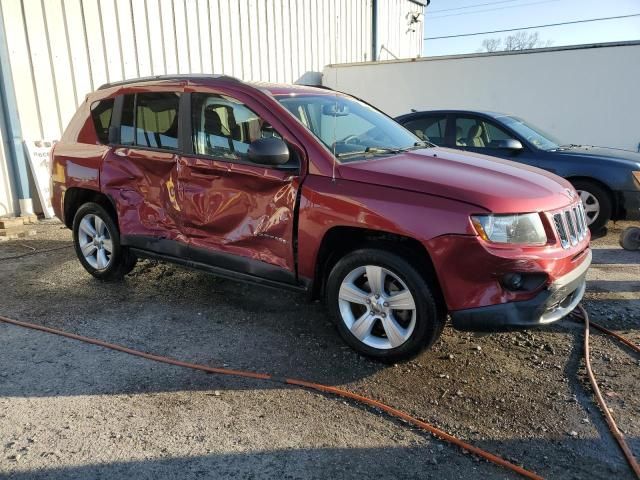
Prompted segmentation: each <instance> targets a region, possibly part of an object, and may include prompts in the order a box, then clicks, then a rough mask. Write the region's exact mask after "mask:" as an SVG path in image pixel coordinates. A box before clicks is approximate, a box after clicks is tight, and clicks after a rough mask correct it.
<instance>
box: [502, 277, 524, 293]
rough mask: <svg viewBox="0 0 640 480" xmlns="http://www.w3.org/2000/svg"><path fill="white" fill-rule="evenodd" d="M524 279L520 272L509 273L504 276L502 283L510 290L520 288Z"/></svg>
mask: <svg viewBox="0 0 640 480" xmlns="http://www.w3.org/2000/svg"><path fill="white" fill-rule="evenodd" d="M523 283H524V280H523V278H522V275H521V274H519V273H507V274H506V275H505V276H504V277H502V284H503V285H504V286H505V287H506V288H508V289H509V290H520V289H521V288H522V285H523Z"/></svg>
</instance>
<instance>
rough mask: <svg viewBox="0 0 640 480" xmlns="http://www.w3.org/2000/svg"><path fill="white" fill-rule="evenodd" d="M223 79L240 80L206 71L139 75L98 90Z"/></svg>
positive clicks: (100, 87) (107, 84)
mask: <svg viewBox="0 0 640 480" xmlns="http://www.w3.org/2000/svg"><path fill="white" fill-rule="evenodd" d="M211 78H215V79H224V80H234V81H236V82H240V80H238V79H237V78H236V77H231V76H229V75H220V74H207V73H184V74H174V75H153V76H149V77H140V78H129V79H126V80H119V81H117V82H111V83H105V84H103V85H100V86H99V87H98V90H104V89H106V88H111V87H118V86H122V85H131V84H133V83H143V82H153V81H157V80H198V79H211Z"/></svg>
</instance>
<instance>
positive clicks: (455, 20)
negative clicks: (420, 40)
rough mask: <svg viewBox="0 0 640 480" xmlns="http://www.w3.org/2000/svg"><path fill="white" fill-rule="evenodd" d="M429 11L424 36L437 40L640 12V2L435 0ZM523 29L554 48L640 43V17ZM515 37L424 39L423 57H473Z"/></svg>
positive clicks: (612, 0)
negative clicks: (494, 41) (492, 42)
mask: <svg viewBox="0 0 640 480" xmlns="http://www.w3.org/2000/svg"><path fill="white" fill-rule="evenodd" d="M467 7H470V8H467ZM425 12H426V14H425V20H424V33H425V35H424V36H425V37H438V36H443V35H458V34H461V33H474V32H483V31H489V30H503V29H510V28H517V27H527V26H532V25H544V24H549V23H560V22H569V21H574V20H583V19H591V18H600V17H613V16H618V15H629V14H633V13H640V0H431V4H430V5H429V6H428V7H427V8H426V10H425ZM525 31H527V32H536V31H537V32H538V34H539V37H540V39H541V40H542V41H543V42H546V41H551V46H563V45H579V44H584V43H600V42H615V41H627V40H640V16H637V17H632V18H626V19H617V20H607V21H599V22H589V23H583V24H575V25H563V26H557V27H549V28H539V29H535V30H534V29H532V30H525ZM513 33H516V32H506V33H495V34H490V35H477V36H469V37H460V38H447V39H441V40H425V41H424V48H423V52H422V56H424V57H430V56H437V55H455V54H461V53H474V52H477V51H479V50H480V49H481V48H482V40H483V39H485V38H504V37H506V36H507V35H511V34H513ZM638 61H640V59H638Z"/></svg>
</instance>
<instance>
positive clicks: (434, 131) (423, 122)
mask: <svg viewBox="0 0 640 480" xmlns="http://www.w3.org/2000/svg"><path fill="white" fill-rule="evenodd" d="M403 125H404V127H405V128H406V129H407V130H410V131H411V133H413V134H415V135H416V136H417V137H418V138H419V139H420V140H426V141H428V142H431V143H435V144H436V145H444V143H445V130H446V128H447V117H446V115H444V114H443V115H437V116H433V117H421V118H416V119H412V120H409V121H407V122H404V123H403Z"/></svg>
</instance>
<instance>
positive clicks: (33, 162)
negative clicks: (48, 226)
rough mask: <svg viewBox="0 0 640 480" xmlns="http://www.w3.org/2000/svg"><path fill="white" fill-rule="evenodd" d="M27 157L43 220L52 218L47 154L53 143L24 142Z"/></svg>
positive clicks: (41, 141) (39, 141)
mask: <svg viewBox="0 0 640 480" xmlns="http://www.w3.org/2000/svg"><path fill="white" fill-rule="evenodd" d="M24 144H25V146H26V148H27V153H28V155H29V165H30V166H31V173H32V174H33V180H34V182H35V184H36V190H37V191H38V197H39V198H40V205H42V210H43V213H44V216H45V218H53V217H54V215H55V214H54V213H53V207H52V206H51V172H50V170H49V153H50V151H51V147H53V145H54V144H55V141H47V140H38V141H35V142H33V141H29V140H25V142H24Z"/></svg>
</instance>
